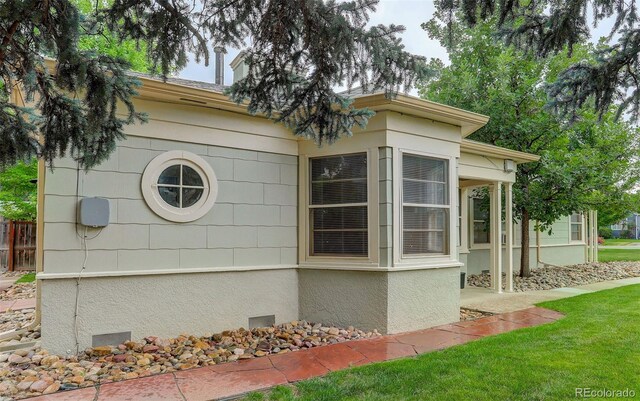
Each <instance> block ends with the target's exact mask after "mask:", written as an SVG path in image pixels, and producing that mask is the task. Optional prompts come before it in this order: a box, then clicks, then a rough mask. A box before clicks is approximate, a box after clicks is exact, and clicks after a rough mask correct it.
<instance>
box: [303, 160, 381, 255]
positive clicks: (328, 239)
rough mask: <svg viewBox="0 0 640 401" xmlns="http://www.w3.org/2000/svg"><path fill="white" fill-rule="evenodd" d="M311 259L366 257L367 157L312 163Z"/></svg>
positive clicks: (310, 164) (310, 167)
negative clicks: (323, 257)
mask: <svg viewBox="0 0 640 401" xmlns="http://www.w3.org/2000/svg"><path fill="white" fill-rule="evenodd" d="M309 176H310V177H309V179H310V185H309V189H310V194H309V195H310V197H309V199H310V202H309V205H308V207H309V229H310V231H309V241H310V244H309V245H310V249H309V252H310V255H311V256H345V257H367V256H368V254H369V236H368V229H369V224H368V208H367V201H368V199H367V154H366V153H355V154H349V155H338V156H327V157H316V158H312V159H310V161H309Z"/></svg>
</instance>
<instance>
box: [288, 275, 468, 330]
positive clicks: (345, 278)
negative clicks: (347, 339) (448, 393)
mask: <svg viewBox="0 0 640 401" xmlns="http://www.w3.org/2000/svg"><path fill="white" fill-rule="evenodd" d="M298 277H299V290H298V291H299V294H300V300H299V304H300V317H301V318H302V319H307V320H311V321H318V322H323V323H325V324H335V325H339V326H348V325H353V326H356V327H358V328H362V329H365V330H372V329H377V330H378V331H379V332H381V333H385V334H388V333H399V332H404V331H411V330H418V329H423V328H427V327H431V326H435V325H439V324H444V323H450V322H454V321H457V320H458V319H459V313H460V310H459V305H460V297H459V290H458V286H459V282H460V269H459V268H457V267H455V268H437V269H423V270H398V271H391V272H386V271H385V272H372V271H343V270H321V269H300V271H299V275H298Z"/></svg>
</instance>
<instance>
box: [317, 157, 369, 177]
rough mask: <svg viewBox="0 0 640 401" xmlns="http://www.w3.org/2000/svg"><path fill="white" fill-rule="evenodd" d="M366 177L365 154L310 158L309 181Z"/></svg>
mask: <svg viewBox="0 0 640 401" xmlns="http://www.w3.org/2000/svg"><path fill="white" fill-rule="evenodd" d="M351 178H367V154H366V153H358V154H354V155H342V156H330V157H322V158H315V159H311V181H331V180H343V179H351Z"/></svg>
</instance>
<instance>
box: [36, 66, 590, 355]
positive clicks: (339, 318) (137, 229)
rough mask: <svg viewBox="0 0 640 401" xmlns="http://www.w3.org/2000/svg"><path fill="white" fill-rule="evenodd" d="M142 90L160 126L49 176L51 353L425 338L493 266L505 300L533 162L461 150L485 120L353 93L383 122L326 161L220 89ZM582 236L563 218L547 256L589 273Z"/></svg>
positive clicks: (45, 223) (46, 327) (579, 223)
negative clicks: (336, 334) (290, 326)
mask: <svg viewBox="0 0 640 401" xmlns="http://www.w3.org/2000/svg"><path fill="white" fill-rule="evenodd" d="M236 64H238V63H236ZM141 81H142V83H143V86H142V87H141V88H140V90H139V92H140V94H139V96H138V97H137V98H136V100H135V104H136V108H137V109H138V110H139V111H143V112H146V113H147V114H148V116H149V122H148V123H147V124H142V125H133V126H128V127H127V134H128V137H127V139H125V140H123V141H121V142H120V143H119V144H118V147H117V150H116V151H115V152H114V153H113V154H112V156H111V157H110V159H109V160H108V161H106V162H105V163H103V164H101V165H99V166H97V167H95V168H92V169H91V170H89V171H83V170H82V169H79V168H78V166H77V165H76V163H75V162H74V161H73V160H71V159H69V158H62V159H60V160H57V161H56V162H55V163H54V166H53V168H51V169H49V168H46V167H45V166H44V165H41V166H40V172H39V173H40V176H39V181H38V185H39V201H40V202H39V208H40V209H39V214H38V220H39V221H38V230H39V231H38V239H39V245H40V246H39V257H38V263H39V267H38V274H37V278H38V282H39V289H40V293H39V305H40V309H39V311H40V314H41V319H42V320H41V323H42V345H43V347H45V348H47V349H49V350H50V351H51V352H55V353H74V352H76V349H83V348H85V347H87V346H91V345H92V344H93V345H102V344H109V343H117V342H119V341H123V340H124V339H127V338H133V339H139V338H141V337H144V336H147V335H157V336H162V337H165V336H176V335H178V334H179V333H183V332H189V333H194V334H203V333H205V332H215V331H219V330H224V329H229V328H237V327H256V326H263V325H268V324H272V323H274V322H278V323H279V322H286V321H291V320H296V319H307V320H310V321H316V322H318V321H319V322H323V323H326V324H337V325H345V326H348V325H353V326H356V327H360V328H363V329H374V328H375V329H378V330H379V331H380V332H382V333H396V332H402V331H408V330H415V329H420V328H426V327H430V326H434V325H438V324H443V323H448V322H453V321H457V320H458V318H459V298H460V289H459V285H460V273H461V272H470V273H471V272H474V273H477V272H480V271H482V270H487V269H491V270H492V271H493V272H494V277H495V278H496V279H495V282H494V287H495V288H496V290H497V291H501V288H502V287H501V285H500V281H501V275H499V274H495V272H498V271H505V272H506V273H507V277H511V274H510V273H511V272H512V271H513V269H514V263H513V261H514V260H517V257H518V252H519V248H518V246H516V245H514V244H518V243H519V242H518V234H517V230H515V229H514V226H513V224H512V223H511V222H512V218H511V217H512V185H513V183H514V182H515V178H516V176H515V168H516V165H517V164H518V163H528V162H532V161H535V160H537V159H538V156H535V155H531V154H527V153H522V152H516V151H512V150H508V149H504V148H500V147H496V146H492V145H487V144H482V143H478V142H474V141H471V140H467V139H466V137H467V136H469V135H470V134H471V133H473V132H474V131H476V130H478V129H479V128H481V127H482V126H483V125H484V124H486V122H487V121H488V117H486V116H483V115H479V114H475V113H471V112H468V111H464V110H460V109H457V108H454V107H450V106H446V105H442V104H438V103H434V102H430V101H426V100H421V99H417V98H413V97H410V96H405V95H399V96H397V97H396V98H395V99H387V98H386V97H385V96H384V95H382V94H369V95H359V96H358V97H357V99H356V100H355V105H356V106H357V107H368V108H370V109H372V110H374V111H376V115H375V116H374V117H373V118H372V119H371V120H370V122H369V124H368V125H367V127H366V129H362V130H357V131H356V132H355V133H354V135H353V137H350V138H344V139H341V140H339V141H338V142H337V143H336V144H334V145H332V146H324V147H320V148H319V147H317V146H316V145H315V144H314V143H312V142H309V141H307V140H303V139H300V138H296V137H294V136H293V135H292V134H291V133H290V132H289V131H287V130H286V129H285V128H283V127H282V126H280V125H278V124H274V123H273V122H271V121H269V120H267V119H265V118H262V117H258V116H251V115H249V114H248V113H247V111H246V109H245V108H244V107H243V106H241V105H237V104H235V103H233V102H231V101H229V100H228V99H227V97H226V96H224V95H223V94H221V89H222V88H220V87H218V86H216V85H210V84H204V83H195V82H191V81H185V80H170V81H169V82H161V81H158V80H154V79H150V78H145V77H141ZM479 188H488V189H489V192H488V193H489V194H490V195H489V196H490V201H489V212H488V213H487V212H486V211H485V212H483V209H482V208H481V207H479V206H478V207H476V199H477V197H478V189H479ZM503 193H504V199H505V202H504V203H505V207H504V209H505V215H506V219H505V222H506V223H502V224H500V221H499V219H498V218H496V216H500V215H501V210H502V209H503V207H502V205H501V203H502V199H503V196H502V194H503ZM93 197H97V198H99V199H98V200H87V199H90V198H93ZM105 200H106V201H105ZM80 201H82V203H81V202H80ZM85 201H86V202H85ZM83 205H84V206H83ZM84 207H87V208H88V210H82V211H80V213H79V208H80V209H82V208H84ZM87 211H89V213H88V214H87V213H86V212H87ZM83 213H84V214H83ZM79 214H80V215H81V216H84V217H78V216H79ZM107 215H108V221H107V222H106V223H108V224H106V223H101V222H99V220H100V219H99V217H100V216H103V217H105V218H106V217H107ZM87 216H88V217H87ZM83 219H84V220H83ZM94 219H95V220H94ZM574 219H575V220H574ZM104 224H106V226H105V225H104ZM93 226H99V227H93ZM482 227H486V228H482ZM503 232H504V233H505V234H504V235H503ZM587 232H588V230H587V224H586V222H585V219H584V216H582V215H576V216H575V217H572V218H571V219H564V220H561V221H559V222H558V223H557V224H556V225H555V226H554V233H555V234H553V235H547V234H541V236H540V237H541V239H540V242H541V245H540V246H541V248H540V249H541V256H540V258H541V259H543V260H544V262H547V263H553V264H567V263H578V262H582V261H584V260H585V259H586V258H587V257H588V254H587V250H588V247H587V244H586V242H585V239H586V237H587V234H586V233H587ZM573 233H575V235H574V234H573ZM506 238H513V241H506ZM532 238H535V233H534V234H533V236H532ZM503 243H504V245H503ZM535 246H536V244H535V241H534V243H533V244H532V247H535ZM535 255H536V252H532V258H534V259H533V262H534V263H535V262H536V260H537V259H535V258H536V256H535ZM510 285H511V284H510V283H507V290H509V289H510V288H511V287H510Z"/></svg>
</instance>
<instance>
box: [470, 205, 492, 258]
mask: <svg viewBox="0 0 640 401" xmlns="http://www.w3.org/2000/svg"><path fill="white" fill-rule="evenodd" d="M488 196H490V195H488ZM475 201H476V198H475V197H473V196H469V244H470V248H471V249H489V248H491V226H490V225H489V230H488V231H487V234H488V236H489V241H488V242H479V243H477V242H476V240H475V223H476V222H477V221H478V222H479V221H485V222H489V224H491V220H490V217H487V220H476V218H475V209H474V208H475Z"/></svg>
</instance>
